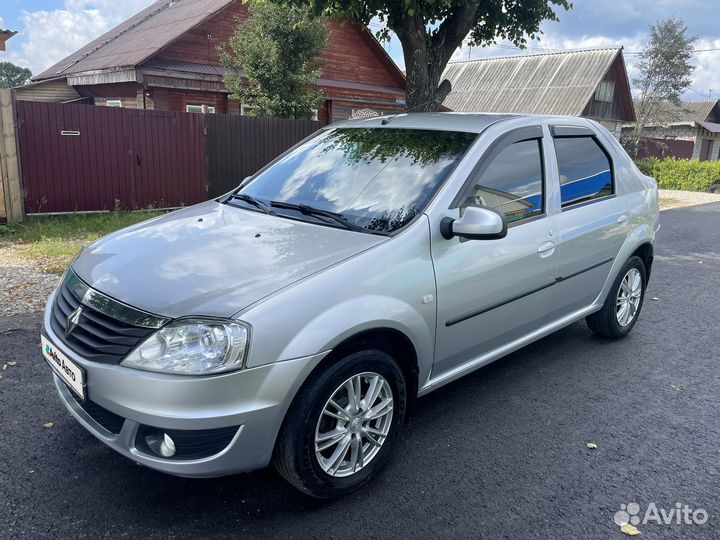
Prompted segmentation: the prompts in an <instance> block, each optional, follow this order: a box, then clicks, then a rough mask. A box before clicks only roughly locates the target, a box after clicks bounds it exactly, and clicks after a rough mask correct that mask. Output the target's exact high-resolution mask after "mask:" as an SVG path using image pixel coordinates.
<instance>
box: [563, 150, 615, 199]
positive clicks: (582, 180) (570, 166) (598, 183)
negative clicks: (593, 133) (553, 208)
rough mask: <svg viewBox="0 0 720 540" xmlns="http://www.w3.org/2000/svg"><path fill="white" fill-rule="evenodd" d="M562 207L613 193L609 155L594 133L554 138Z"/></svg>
mask: <svg viewBox="0 0 720 540" xmlns="http://www.w3.org/2000/svg"><path fill="white" fill-rule="evenodd" d="M555 153H556V154H557V160H558V169H559V171H560V200H561V206H562V207H563V208H565V207H567V206H571V205H574V204H579V203H583V202H587V201H591V200H593V199H598V198H600V197H607V196H608V195H612V194H613V172H612V164H611V163H610V158H609V157H608V155H607V153H606V152H605V150H603V149H602V148H601V147H600V145H599V144H598V142H597V141H596V140H595V139H594V138H593V137H562V138H556V139H555Z"/></svg>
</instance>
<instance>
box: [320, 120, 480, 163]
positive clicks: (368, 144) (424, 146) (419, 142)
mask: <svg viewBox="0 0 720 540" xmlns="http://www.w3.org/2000/svg"><path fill="white" fill-rule="evenodd" d="M475 137H477V134H475V133H463V132H459V131H436V130H431V129H389V128H386V129H377V128H341V129H336V130H334V131H333V132H332V134H331V135H330V136H329V137H328V139H327V144H326V146H325V147H324V148H323V149H322V151H323V152H329V151H337V152H342V154H343V155H344V157H345V159H346V160H347V162H348V163H359V162H360V161H379V162H380V163H386V162H387V160H388V159H400V158H411V159H412V163H411V164H412V165H419V166H425V165H430V164H434V163H437V162H438V161H441V160H446V159H455V158H457V157H459V156H462V155H463V154H464V153H465V152H466V151H467V149H468V147H469V146H470V144H471V143H472V142H473V140H474V139H475Z"/></svg>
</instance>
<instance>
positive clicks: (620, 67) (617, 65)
mask: <svg viewBox="0 0 720 540" xmlns="http://www.w3.org/2000/svg"><path fill="white" fill-rule="evenodd" d="M608 83H609V84H610V85H611V87H612V101H606V100H604V99H603V96H601V95H599V94H602V92H603V90H604V89H603V88H602V85H604V84H608ZM605 97H607V96H605ZM582 116H584V117H586V118H597V119H603V120H619V121H622V122H633V121H635V107H634V106H633V102H632V93H631V90H630V81H629V80H628V76H627V71H626V69H625V61H624V60H623V57H622V53H620V54H618V55H617V57H616V58H615V60H614V61H613V63H612V65H611V66H610V69H608V71H607V73H606V74H605V76H604V77H603V78H602V80H601V81H600V83H598V86H597V87H596V88H595V92H593V96H592V98H591V99H590V102H589V103H588V104H587V107H585V110H584V111H583V114H582Z"/></svg>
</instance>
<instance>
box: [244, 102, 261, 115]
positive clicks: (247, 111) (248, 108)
mask: <svg viewBox="0 0 720 540" xmlns="http://www.w3.org/2000/svg"><path fill="white" fill-rule="evenodd" d="M256 113H257V107H253V106H252V105H245V104H244V103H241V104H240V114H242V115H243V116H255V115H256Z"/></svg>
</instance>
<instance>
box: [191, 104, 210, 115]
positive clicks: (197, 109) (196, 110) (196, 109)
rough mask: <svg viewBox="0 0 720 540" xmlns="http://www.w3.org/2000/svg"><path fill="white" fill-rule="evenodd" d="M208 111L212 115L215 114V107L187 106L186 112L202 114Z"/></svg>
mask: <svg viewBox="0 0 720 540" xmlns="http://www.w3.org/2000/svg"><path fill="white" fill-rule="evenodd" d="M206 110H207V112H208V113H210V114H214V113H215V107H212V106H210V105H185V112H192V113H202V112H205V111H206Z"/></svg>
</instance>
